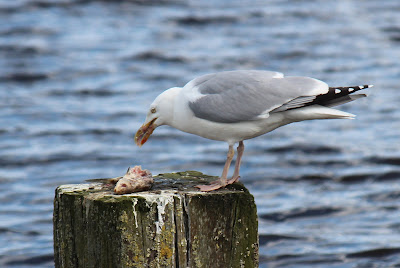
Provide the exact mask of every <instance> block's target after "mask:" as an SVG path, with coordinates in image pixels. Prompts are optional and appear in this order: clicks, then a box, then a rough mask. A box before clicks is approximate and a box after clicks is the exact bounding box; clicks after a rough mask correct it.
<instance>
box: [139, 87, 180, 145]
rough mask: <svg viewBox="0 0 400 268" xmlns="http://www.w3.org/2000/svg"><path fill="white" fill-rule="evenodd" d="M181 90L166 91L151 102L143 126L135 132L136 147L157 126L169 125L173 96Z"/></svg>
mask: <svg viewBox="0 0 400 268" xmlns="http://www.w3.org/2000/svg"><path fill="white" fill-rule="evenodd" d="M181 89H182V88H180V87H173V88H170V89H167V90H166V91H164V92H163V93H161V94H160V95H158V97H157V98H156V99H155V100H154V101H153V103H152V104H151V105H150V108H149V111H148V112H147V116H146V120H145V122H144V124H143V125H142V126H141V127H140V128H139V130H138V131H137V132H136V135H135V143H136V145H138V146H139V147H140V146H142V145H143V144H144V143H145V142H146V141H147V139H148V138H149V137H150V135H151V134H152V133H153V131H154V129H156V128H157V127H158V126H162V125H170V124H171V122H172V121H173V116H174V101H175V96H176V95H177V94H178V93H179V92H180V90H181Z"/></svg>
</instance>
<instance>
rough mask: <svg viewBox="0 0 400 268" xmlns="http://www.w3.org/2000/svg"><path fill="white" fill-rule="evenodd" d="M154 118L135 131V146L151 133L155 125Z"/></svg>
mask: <svg viewBox="0 0 400 268" xmlns="http://www.w3.org/2000/svg"><path fill="white" fill-rule="evenodd" d="M156 119H157V118H154V119H153V120H151V121H150V122H148V123H147V124H144V125H143V126H141V127H140V128H139V130H138V131H137V132H136V135H135V143H136V145H137V146H139V147H141V146H142V145H143V144H144V143H145V142H146V141H147V139H148V138H149V137H150V135H151V133H153V131H154V129H155V128H156V127H157V126H156V124H154V121H156Z"/></svg>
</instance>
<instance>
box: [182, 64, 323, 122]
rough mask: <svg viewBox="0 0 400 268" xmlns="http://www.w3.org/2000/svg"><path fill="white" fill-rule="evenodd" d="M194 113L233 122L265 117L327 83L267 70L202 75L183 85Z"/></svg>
mask: <svg viewBox="0 0 400 268" xmlns="http://www.w3.org/2000/svg"><path fill="white" fill-rule="evenodd" d="M185 89H186V90H187V91H190V92H192V93H193V94H192V97H191V98H190V97H189V98H188V99H189V107H190V109H191V110H192V112H193V113H194V115H195V116H196V117H199V118H202V119H205V120H209V121H214V122H219V123H236V122H243V121H249V120H255V119H258V118H260V117H263V118H265V117H268V116H269V112H271V111H272V110H274V109H278V108H279V107H281V106H283V105H285V104H286V103H288V102H290V101H293V100H294V99H297V98H300V97H310V98H308V99H312V98H315V96H316V95H319V94H324V93H326V92H327V91H328V85H327V84H325V83H324V82H322V81H319V80H316V79H313V78H308V77H286V78H284V77H283V75H282V74H280V73H275V72H268V71H232V72H222V73H216V74H211V75H206V76H203V77H200V78H197V79H194V80H192V81H191V82H189V83H188V85H186V86H185Z"/></svg>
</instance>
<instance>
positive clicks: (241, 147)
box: [228, 141, 244, 184]
mask: <svg viewBox="0 0 400 268" xmlns="http://www.w3.org/2000/svg"><path fill="white" fill-rule="evenodd" d="M237 152H238V154H237V158H236V164H235V171H234V172H233V176H232V178H230V179H229V180H228V184H232V183H235V182H237V181H239V178H240V176H239V170H240V164H241V162H242V156H243V152H244V144H243V141H240V142H239V146H238V147H237Z"/></svg>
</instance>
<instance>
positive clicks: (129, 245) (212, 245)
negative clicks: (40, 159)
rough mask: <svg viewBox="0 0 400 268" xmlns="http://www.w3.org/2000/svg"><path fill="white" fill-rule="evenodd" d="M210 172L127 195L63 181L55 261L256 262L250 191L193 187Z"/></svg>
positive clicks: (168, 178)
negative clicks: (207, 190)
mask: <svg viewBox="0 0 400 268" xmlns="http://www.w3.org/2000/svg"><path fill="white" fill-rule="evenodd" d="M210 179H215V178H212V177H209V176H205V175H203V174H201V173H199V172H194V171H191V172H179V173H172V174H161V175H159V176H156V177H155V185H154V186H153V189H152V190H151V191H147V192H141V193H133V194H128V195H114V194H113V192H112V190H111V189H107V188H106V189H105V188H104V187H103V186H102V184H99V183H97V184H79V185H63V186H60V187H58V188H57V189H56V196H55V201H54V219H53V220H54V253H55V265H56V267H258V231H257V228H258V223H257V212H256V206H255V203H254V199H253V196H252V195H251V194H250V193H249V192H248V191H247V189H246V188H244V186H243V185H242V184H234V185H231V186H229V187H228V188H227V189H223V190H219V191H214V192H210V193H203V192H199V191H198V190H197V189H196V188H193V186H194V185H196V184H199V183H204V182H205V181H209V180H210Z"/></svg>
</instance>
